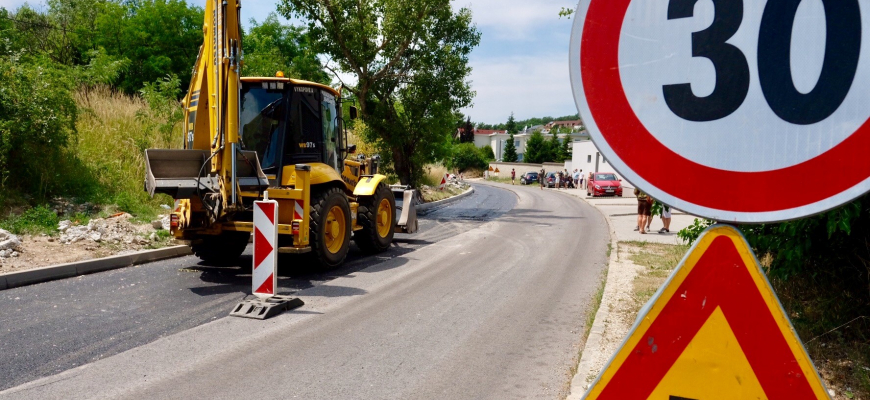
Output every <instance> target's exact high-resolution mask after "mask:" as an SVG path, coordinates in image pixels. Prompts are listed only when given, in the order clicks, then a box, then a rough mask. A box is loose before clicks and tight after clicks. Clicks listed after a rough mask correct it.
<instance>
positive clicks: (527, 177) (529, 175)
mask: <svg viewBox="0 0 870 400" xmlns="http://www.w3.org/2000/svg"><path fill="white" fill-rule="evenodd" d="M532 183H538V173H537V172H526V173H525V174H523V175H522V176H520V184H523V185H530V184H532Z"/></svg>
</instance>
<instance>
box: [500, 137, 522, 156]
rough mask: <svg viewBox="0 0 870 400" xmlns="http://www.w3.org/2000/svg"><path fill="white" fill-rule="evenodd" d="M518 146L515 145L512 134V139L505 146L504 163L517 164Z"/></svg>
mask: <svg viewBox="0 0 870 400" xmlns="http://www.w3.org/2000/svg"><path fill="white" fill-rule="evenodd" d="M517 157H518V156H517V146H516V145H515V144H514V134H513V133H511V134H510V138H509V139H508V141H507V143H505V145H504V155H503V156H502V159H501V160H502V161H503V162H517Z"/></svg>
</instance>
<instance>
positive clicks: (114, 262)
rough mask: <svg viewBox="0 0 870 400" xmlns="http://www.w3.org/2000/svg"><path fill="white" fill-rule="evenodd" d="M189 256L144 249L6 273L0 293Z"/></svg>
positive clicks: (180, 249)
mask: <svg viewBox="0 0 870 400" xmlns="http://www.w3.org/2000/svg"><path fill="white" fill-rule="evenodd" d="M189 254H192V253H191V251H190V247H188V246H170V247H164V248H162V249H155V250H145V251H139V252H136V253H130V254H123V255H118V256H110V257H104V258H97V259H93V260H85V261H76V262H72V263H67V264H58V265H51V266H48V267H42V268H34V269H28V270H24V271H18V272H10V273H7V274H0V290H4V289H12V288H16V287H21V286H27V285H32V284H35V283H41V282H48V281H53V280H58V279H64V278H71V277H74V276H79V275H86V274H92V273H95V272H101V271H108V270H111V269H118V268H124V267H129V266H131V265H139V264H144V263H146V262H151V261H158V260H164V259H167V258H174V257H180V256H186V255H189Z"/></svg>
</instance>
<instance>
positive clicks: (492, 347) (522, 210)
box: [0, 184, 609, 399]
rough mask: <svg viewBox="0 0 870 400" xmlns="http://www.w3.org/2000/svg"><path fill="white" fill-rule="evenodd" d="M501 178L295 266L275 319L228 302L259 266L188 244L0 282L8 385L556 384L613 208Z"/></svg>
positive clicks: (285, 391) (328, 395)
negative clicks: (384, 242)
mask: <svg viewBox="0 0 870 400" xmlns="http://www.w3.org/2000/svg"><path fill="white" fill-rule="evenodd" d="M503 188H505V186H503V185H502V188H494V187H492V186H489V185H483V184H478V185H476V192H475V194H474V195H473V196H470V197H469V198H467V199H464V200H462V201H459V202H456V203H453V204H452V205H448V206H444V207H443V208H441V209H439V210H433V211H431V212H429V213H428V215H427V216H425V218H424V220H423V221H421V222H422V224H421V225H422V226H421V228H423V232H421V233H420V234H419V235H410V236H402V237H401V238H399V240H397V244H396V245H395V246H394V247H393V248H392V249H391V250H390V251H389V252H388V253H385V254H382V255H379V256H376V257H371V256H368V257H365V256H360V255H354V256H353V257H352V259H351V260H350V262H349V263H348V264H347V265H346V266H345V267H343V268H341V269H339V270H337V271H332V272H330V273H328V274H323V273H316V272H310V271H309V272H306V271H302V272H297V270H298V269H299V268H298V267H292V266H291V267H286V266H285V268H282V272H281V275H282V277H281V279H280V280H279V282H280V283H279V285H280V291H282V292H284V293H292V294H294V295H296V296H299V297H300V298H302V299H303V300H304V301H305V303H306V304H305V306H303V307H302V308H299V309H297V310H294V311H291V312H287V313H284V314H282V315H280V316H277V317H275V318H272V319H269V320H266V321H257V320H248V319H242V318H229V317H225V316H226V314H227V312H228V311H229V309H230V307H232V305H233V304H234V303H235V302H236V301H238V300H239V299H240V298H241V297H242V296H244V295H245V294H247V293H250V287H249V285H250V272H249V268H248V271H245V269H244V268H242V267H235V268H233V267H230V268H227V267H222V268H218V267H212V266H207V265H202V264H201V263H200V262H198V260H196V259H194V258H192V257H185V258H180V259H174V260H168V261H164V262H158V263H151V264H147V265H144V266H141V267H135V268H126V269H122V270H116V271H109V272H106V273H101V274H94V275H88V276H84V277H79V278H75V279H69V280H64V281H56V282H48V283H44V284H41V285H34V286H29V287H26V288H18V289H13V290H7V291H4V292H3V294H0V307H2V309H3V310H4V311H3V313H2V315H0V368H2V369H0V376H2V377H3V379H2V380H0V384H2V385H6V386H4V387H6V388H9V389H7V390H5V391H3V392H0V398H16V399H17V398H24V399H27V398H34V399H37V398H38V399H48V398H58V399H61V398H62V399H74V398H130V399H141V398H179V397H196V398H242V397H260V398H301V399H321V398H322V399H335V398H367V399H369V398H370V399H380V398H384V399H392V398H499V399H504V398H536V399H537V398H560V397H562V396H564V394H565V390H566V388H567V386H568V383H569V381H570V378H571V376H570V374H571V370H572V368H573V366H574V365H576V361H577V356H578V349H579V348H580V346H581V344H582V343H581V342H582V339H583V338H582V335H583V332H584V322H585V312H586V311H587V309H588V307H589V304H590V301H591V298H592V296H593V293H594V291H595V289H596V287H597V285H598V283H599V281H600V278H601V273H602V271H603V269H604V263H605V253H606V247H607V243H608V242H609V235H608V232H607V225H606V223H605V221H604V219H603V217H602V216H601V215H600V214H599V213H598V212H597V211H596V210H594V209H593V208H592V207H590V206H588V205H586V204H585V203H583V202H581V201H579V200H578V199H576V198H573V197H570V196H566V195H563V194H558V193H555V192H554V191H553V190H545V191H540V190H538V188H537V187H520V186H514V187H510V188H509V190H505V189H503ZM249 263H250V256H249V255H248V256H247V259H245V258H244V257H243V259H242V260H241V261H240V265H248V264H249ZM282 263H283V264H287V263H291V264H292V262H285V261H282ZM288 269H290V270H291V272H286V271H285V270H288ZM13 364H14V365H13ZM33 379H35V380H33ZM8 382H11V384H10V383H8ZM25 382H26V383H25ZM13 386H14V387H13Z"/></svg>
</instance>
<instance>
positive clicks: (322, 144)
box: [239, 78, 345, 186]
mask: <svg viewBox="0 0 870 400" xmlns="http://www.w3.org/2000/svg"><path fill="white" fill-rule="evenodd" d="M240 94H241V96H240V118H239V127H240V128H239V129H240V135H239V136H240V137H241V141H242V143H241V145H242V146H243V149H246V150H253V151H256V153H257V156H258V158H259V159H260V166H261V168H262V169H263V172H264V173H265V174H266V176H268V177H269V181H270V183H272V185H273V186H274V185H275V183H276V182H281V173H282V170H283V167H284V166H287V165H295V164H310V163H324V164H326V165H328V166H330V167H331V168H333V169H334V170H335V171H337V172H339V173H340V172H341V171H342V168H343V163H344V156H345V153H344V148H345V144H344V135H343V133H342V132H343V127H342V126H341V125H342V119H341V114H340V113H341V98H340V97H339V95H338V92H336V91H335V90H334V89H332V88H330V87H328V86H325V85H321V84H318V83H314V82H307V81H298V80H292V79H287V78H242V86H241V93H240Z"/></svg>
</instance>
